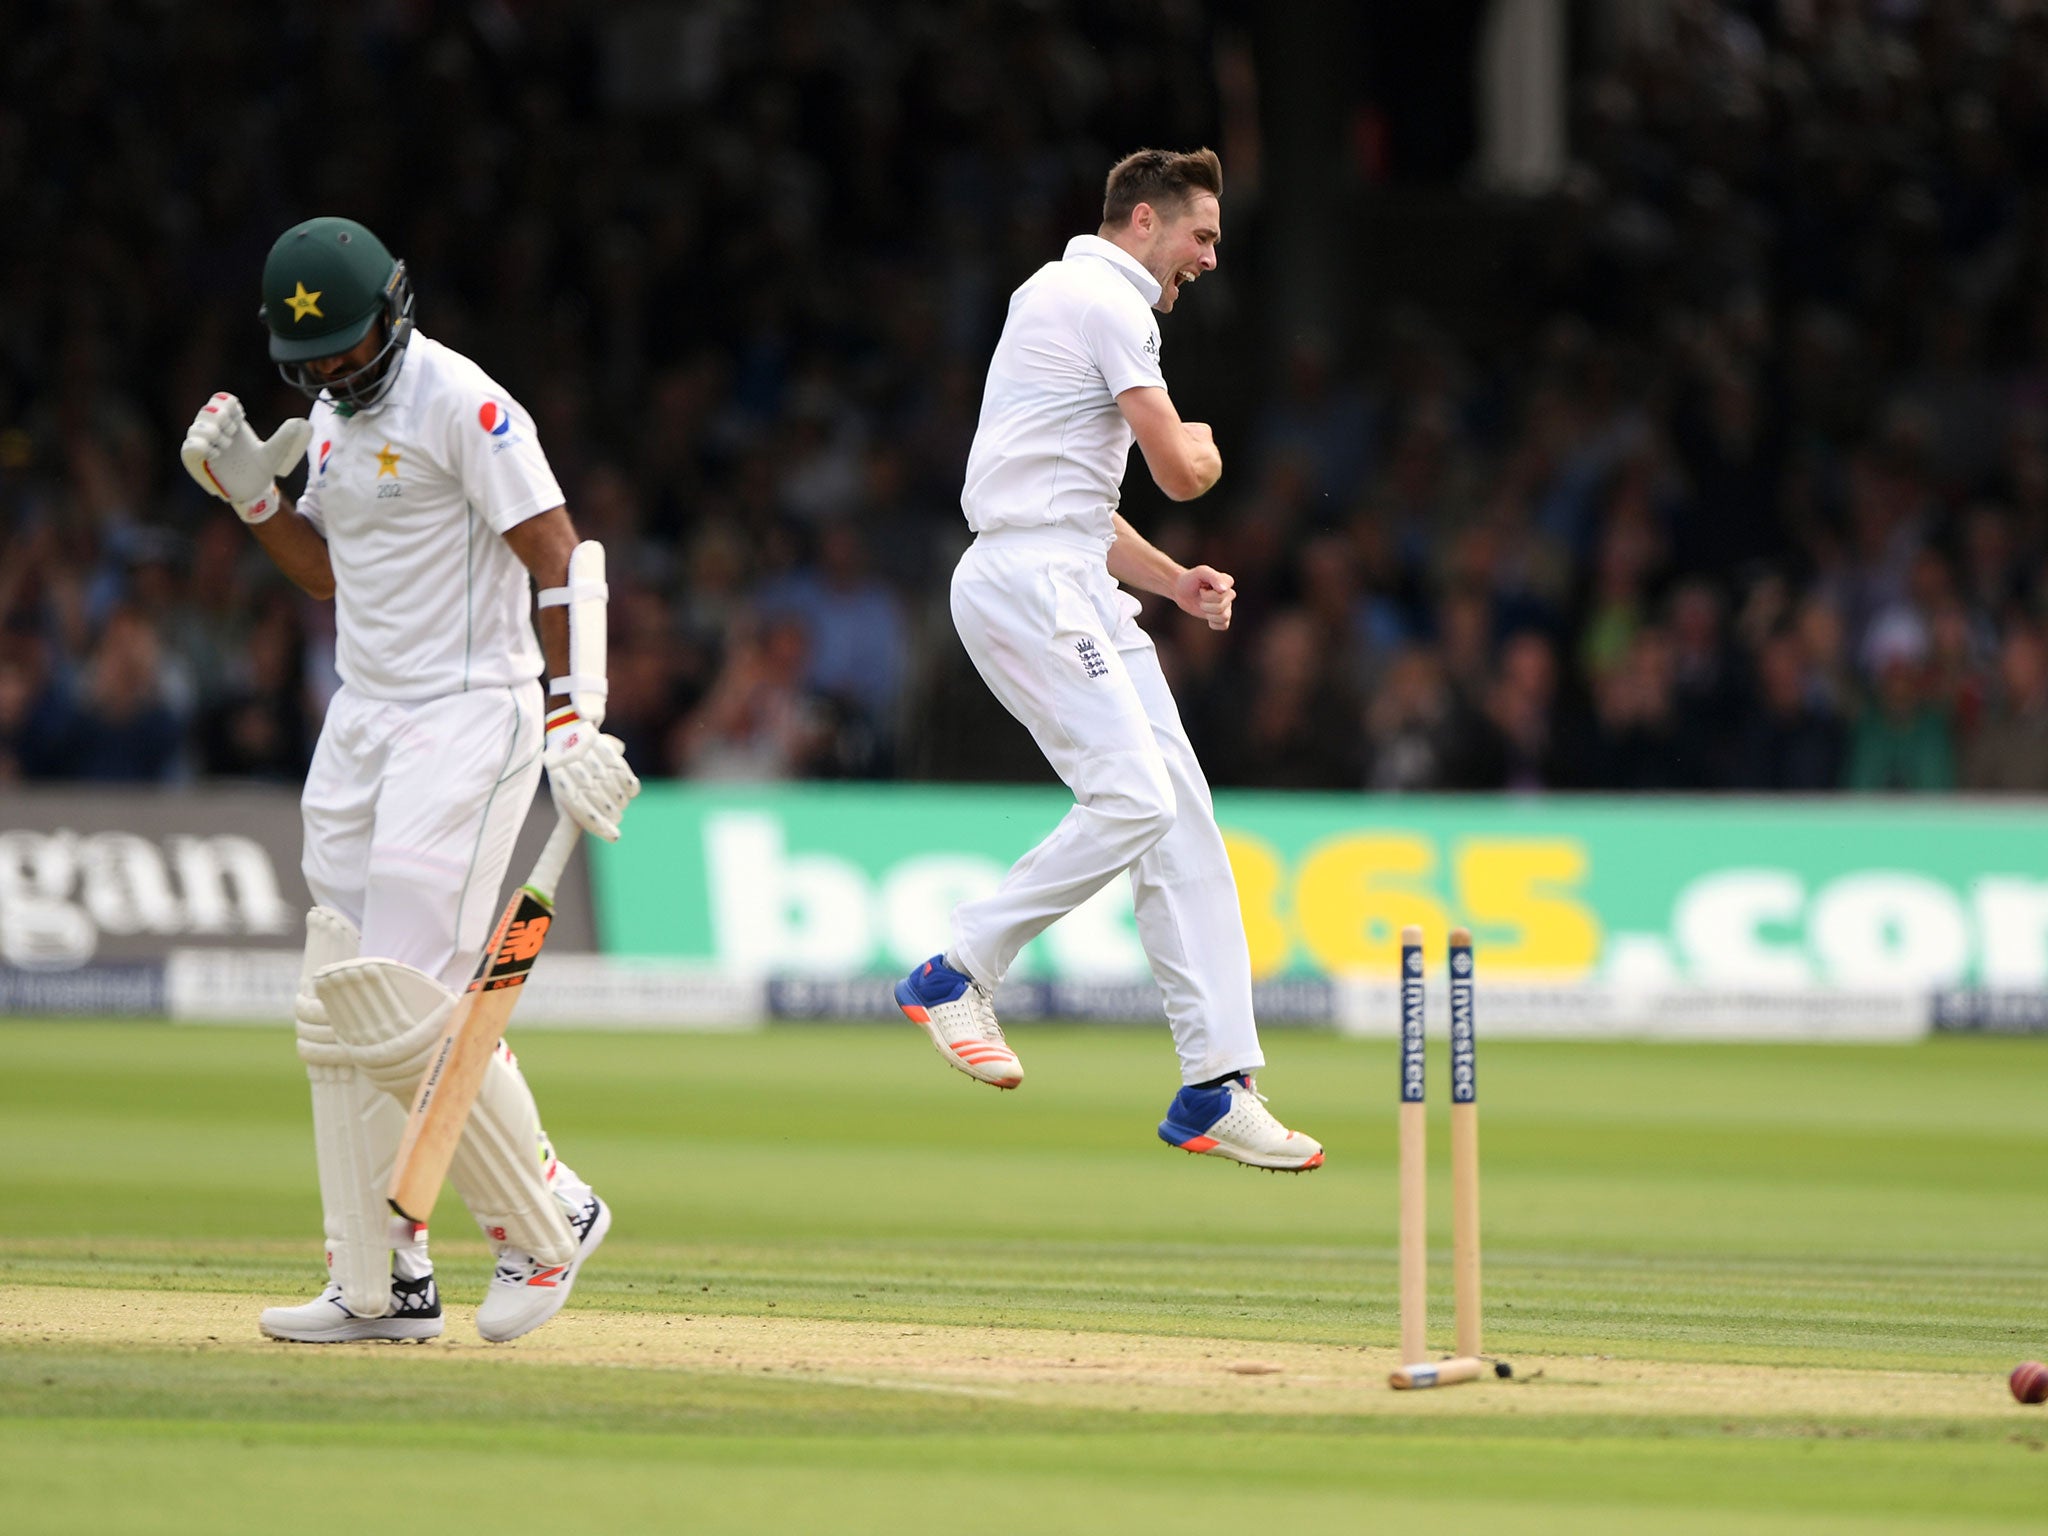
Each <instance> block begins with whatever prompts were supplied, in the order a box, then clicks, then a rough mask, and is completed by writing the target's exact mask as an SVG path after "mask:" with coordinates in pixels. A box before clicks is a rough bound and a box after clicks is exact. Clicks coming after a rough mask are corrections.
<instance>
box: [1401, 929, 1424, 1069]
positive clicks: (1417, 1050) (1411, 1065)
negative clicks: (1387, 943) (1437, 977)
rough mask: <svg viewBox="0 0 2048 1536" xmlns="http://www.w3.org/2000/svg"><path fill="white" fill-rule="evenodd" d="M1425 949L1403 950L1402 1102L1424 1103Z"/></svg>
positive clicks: (1415, 947)
mask: <svg viewBox="0 0 2048 1536" xmlns="http://www.w3.org/2000/svg"><path fill="white" fill-rule="evenodd" d="M1422 1008H1423V990H1422V950H1421V949H1420V948H1419V947H1418V946H1415V945H1407V946H1404V947H1403V948H1402V950H1401V1102H1402V1103H1404V1104H1420V1103H1422V1102H1423V1089H1422V1081H1423V1079H1422V1072H1423V1066H1422V1064H1423V1040H1422V1020H1423V1011H1422Z"/></svg>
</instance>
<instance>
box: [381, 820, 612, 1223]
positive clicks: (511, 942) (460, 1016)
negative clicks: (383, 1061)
mask: <svg viewBox="0 0 2048 1536" xmlns="http://www.w3.org/2000/svg"><path fill="white" fill-rule="evenodd" d="M579 835H580V829H579V828H578V827H577V825H576V823H575V822H573V821H571V820H570V819H569V817H568V816H567V814H566V813H558V815H557V819H556V821H555V829H554V831H553V832H551V833H549V834H548V840H547V846H546V847H544V848H542V849H541V851H540V857H539V859H537V860H535V861H534V866H533V873H532V874H531V875H529V876H527V879H526V883H525V884H524V885H522V886H521V887H520V888H519V889H518V890H516V891H514V892H513V893H512V899H511V900H510V901H508V902H506V903H505V910H504V912H503V914H502V915H500V917H499V918H498V926H497V927H496V928H494V929H493V930H492V931H491V940H490V942H489V943H488V944H486V945H485V946H484V952H483V958H482V959H480V960H478V961H477V967H476V974H475V975H474V976H472V977H471V978H470V982H469V986H468V987H467V988H466V989H464V991H463V994H462V996H461V997H460V998H459V999H458V1000H457V1001H456V1004H455V1007H454V1009H453V1010H451V1011H450V1013H449V1015H448V1024H447V1027H446V1028H445V1029H443V1030H442V1031H441V1038H440V1040H439V1041H438V1042H437V1043H436V1044H435V1046H434V1050H433V1054H432V1055H431V1056H429V1057H428V1058H427V1070H426V1073H425V1075H424V1076H422V1077H421V1078H420V1086H419V1091H418V1092H417V1093H416V1094H415V1095H414V1096H413V1101H412V1114H411V1116H410V1117H408V1119H407V1120H406V1122H405V1136H404V1139H403V1140H401V1141H400V1142H399V1144H398V1158H397V1161H395V1162H394V1163H393V1164H392V1165H391V1186H390V1188H389V1189H388V1190H387V1191H386V1192H385V1199H386V1201H387V1202H388V1203H389V1204H390V1206H391V1209H392V1210H394V1211H396V1212H398V1214H399V1215H401V1216H403V1217H404V1218H405V1219H406V1220H408V1221H414V1222H420V1223H422V1224H424V1223H425V1222H426V1220H427V1218H428V1217H429V1216H431V1215H432V1214H433V1210H434V1202H435V1201H436V1200H438V1199H439V1198H440V1197H441V1183H442V1181H443V1180H444V1179H446V1178H447V1177H448V1164H449V1162H450V1161H451V1160H453V1158H454V1156H455V1146H456V1143H457V1142H459V1141H460V1140H461V1139H462V1128H463V1126H464V1125H465V1124H466V1123H468V1120H469V1111H470V1107H471V1106H472V1105H473V1104H475V1103H476V1096H477V1093H478V1091H479V1090H480V1089H481V1088H482V1087H483V1082H484V1071H485V1069H486V1068H488V1067H489V1066H490V1064H491V1053H492V1052H493V1051H495V1050H497V1048H498V1042H499V1041H500V1040H502V1039H504V1038H505V1025H506V1023H507V1021H508V1020H510V1019H511V1017H512V1009H513V1006H514V1005H515V1004H516V1003H517V1002H518V1001H519V989H520V987H521V986H523V985H524V984H525V982H526V973H527V972H528V971H530V970H532V969H533V962H534V960H535V959H536V958H537V957H538V956H539V954H540V951H541V946H542V945H543V944H545V943H546V942H547V937H548V928H549V927H550V926H551V925H552V924H553V922H554V917H555V886H556V885H557V884H558V883H559V882H560V881H561V878H562V871H563V869H564V868H565V867H567V865H568V863H569V855H570V854H571V853H572V852H574V851H575V848H576V839H577V837H578V836H579Z"/></svg>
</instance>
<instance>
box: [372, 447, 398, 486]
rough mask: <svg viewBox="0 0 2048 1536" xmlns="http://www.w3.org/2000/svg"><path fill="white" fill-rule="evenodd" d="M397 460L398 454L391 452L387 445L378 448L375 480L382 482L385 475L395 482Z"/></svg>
mask: <svg viewBox="0 0 2048 1536" xmlns="http://www.w3.org/2000/svg"><path fill="white" fill-rule="evenodd" d="M399 458H400V455H399V454H396V453H393V452H392V451H391V445H390V444H389V443H386V444H385V445H384V446H383V447H382V448H379V449H378V450H377V478H378V479H379V480H382V479H383V478H384V477H385V476H386V475H389V476H390V477H391V478H392V479H394V480H396V479H397V478H398V460H399Z"/></svg>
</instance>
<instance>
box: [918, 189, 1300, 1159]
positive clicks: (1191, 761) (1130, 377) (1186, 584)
mask: <svg viewBox="0 0 2048 1536" xmlns="http://www.w3.org/2000/svg"><path fill="white" fill-rule="evenodd" d="M1222 192H1223V168H1222V165H1221V163H1220V162H1219V161H1218V159H1217V157H1216V155H1215V153H1214V151H1212V150H1207V149H1202V150H1196V151H1194V152H1193V153H1190V154H1170V153H1167V152H1165V151H1161V150H1154V149H1145V150H1139V151H1138V152H1137V153H1136V154H1133V155H1130V156H1128V157H1126V158H1125V159H1123V160H1121V161H1119V162H1118V163H1117V165H1116V166H1115V167H1114V168H1113V169H1112V170H1111V171H1110V173H1109V182H1108V187H1107V189H1106V193H1105V196H1104V199H1103V207H1102V227H1101V230H1100V232H1099V233H1097V234H1093V235H1077V236H1075V237H1074V238H1073V239H1072V240H1070V241H1069V242H1068V243H1067V248H1066V253H1065V255H1064V256H1063V258H1062V259H1061V260H1059V261H1055V262H1050V263H1048V264H1047V265H1046V266H1044V267H1041V268H1040V269H1039V270H1038V271H1037V272H1036V273H1035V274H1033V275H1032V277H1031V278H1030V279H1029V280H1028V281H1027V282H1026V283H1025V284H1024V286H1023V287H1021V288H1019V289H1018V290H1017V291H1016V293H1014V294H1013V295H1011V298H1010V312H1009V318H1008V320H1007V321H1006V322H1005V323H1004V326H1003V334H1002V338H1001V339H1000V340H999V341H998V342H997V343H996V350H995V357H994V359H993V361H991V362H990V364H989V370H988V383H987V386H986V388H985V390H984V392H983V394H982V400H981V421H980V425H979V426H978V428H977V429H976V431H975V435H974V446H973V448H972V449H971V450H970V451H969V454H968V459H967V484H966V488H965V490H964V491H963V492H962V495H961V507H962V509H963V510H964V511H965V512H966V514H967V522H968V525H969V526H970V527H972V528H973V529H974V532H975V539H974V542H973V544H972V545H970V546H969V547H968V550H967V553H966V554H965V555H963V556H962V557H961V560H960V564H959V566H958V567H957V568H956V569H955V571H954V573H953V623H954V625H955V627H956V628H958V630H959V631H960V639H961V641H962V642H963V643H964V644H965V645H966V647H967V654H968V655H969V656H970V657H972V658H973V660H974V665H975V668H976V670H978V671H979V672H980V673H981V676H982V679H983V680H984V681H985V682H986V683H987V684H988V686H989V688H990V689H991V690H992V691H993V692H994V693H995V696H996V697H997V698H998V699H1000V700H1001V701H1002V703H1003V706H1004V707H1005V708H1006V709H1008V710H1009V711H1010V713H1011V714H1013V715H1015V716H1016V717H1017V718H1018V719H1019V720H1020V721H1022V722H1023V723H1024V725H1025V726H1026V727H1027V728H1028V729H1029V730H1030V732H1031V735H1032V738H1033V739H1034V740H1035V741H1036V742H1037V743H1038V746H1039V750H1040V751H1042V752H1043V753H1044V754H1045V756H1046V760H1047V761H1048V762H1050V763H1051V764H1052V766H1053V768H1054V770H1055V771H1057V772H1058V774H1059V776H1060V778H1061V779H1063V780H1064V781H1065V782H1066V785H1067V787H1068V788H1069V789H1071V790H1072V791H1073V793H1074V806H1073V809H1072V810H1070V811H1068V812H1067V815H1066V817H1065V819H1063V820H1062V821H1061V822H1060V824H1059V825H1058V826H1057V827H1055V828H1054V829H1053V831H1052V833H1051V835H1049V836H1048V837H1047V838H1046V839H1045V841H1043V842H1042V843H1040V844H1039V845H1038V846H1037V847H1036V848H1034V849H1032V850H1031V851H1030V852H1029V853H1027V854H1025V855H1024V857H1023V858H1021V859H1019V860H1018V861H1017V863H1016V865H1015V866H1014V867H1013V868H1012V869H1011V870H1010V872H1009V873H1008V875H1006V876H1005V877H1004V879H1003V881H1002V884H1001V885H1000V886H999V887H998V888H997V889H996V890H995V892H994V893H993V894H992V895H989V896H986V897H983V898H981V899H979V900H976V901H967V902H963V903H961V904H960V905H959V906H958V907H956V908H955V909H954V911H953V921H952V930H953V932H952V943H951V945H950V946H949V947H948V948H947V950H946V951H945V952H944V953H943V954H940V955H934V956H933V957H932V958H931V959H930V960H929V961H927V962H925V963H924V964H923V965H921V966H919V967H918V968H917V969H916V970H915V971H913V972H912V973H911V974H910V975H909V977H907V978H906V979H905V980H903V981H902V982H900V983H899V984H898V985H897V987H896V1002H897V1005H898V1006H899V1007H900V1008H901V1009H902V1010H903V1012H904V1013H905V1014H907V1015H908V1016H909V1017H910V1019H911V1020H912V1021H913V1022H915V1023H917V1024H919V1025H922V1026H923V1028H924V1030H925V1032H926V1033H927V1034H928V1035H930V1037H931V1040H932V1043H933V1044H934V1045H935V1046H937V1047H938V1050H939V1054H940V1055H942V1056H944V1057H945V1058H946V1059H947V1060H948V1061H949V1062H951V1063H952V1064H953V1065H954V1066H955V1067H958V1068H959V1069H960V1070H961V1071H962V1072H965V1073H966V1074H967V1075H968V1076H970V1077H972V1078H975V1079H976V1080H977V1081H980V1082H984V1083H990V1084H993V1085H994V1086H995V1087H998V1088H1015V1087H1016V1086H1017V1085H1018V1084H1020V1083H1021V1082H1023V1080H1024V1068H1023V1066H1022V1064H1021V1063H1020V1062H1019V1061H1018V1059H1017V1056H1016V1053H1015V1052H1014V1051H1012V1050H1011V1049H1010V1047H1009V1044H1008V1043H1007V1042H1006V1041H1005V1040H1004V1038H1003V1031H1002V1026H1001V1025H1000V1024H999V1023H998V1022H997V1020H996V1012H995V1002H994V992H995V989H996V987H997V986H998V985H1000V984H1001V982H1002V980H1003V976H1004V974H1005V973H1006V972H1007V971H1008V970H1009V968H1010V963H1011V962H1012V961H1013V960H1015V959H1016V957H1017V952H1018V951H1019V950H1020V949H1022V948H1023V947H1024V945H1025V944H1026V943H1028V942H1029V941H1030V940H1031V939H1032V938H1034V937H1035V936H1037V935H1038V934H1039V933H1040V932H1042V931H1043V930H1044V929H1045V928H1046V927H1047V926H1048V925H1050V924H1051V923H1053V922H1055V921H1056V920H1058V919H1059V918H1060V917H1062V916H1064V915H1065V914H1066V913H1068V912H1071V911H1072V910H1073V909H1074V908H1075V907H1077V906H1079V905H1080V904H1081V903H1082V902H1084V901H1086V900H1087V899H1088V898H1089V897H1090V896H1092V895H1094V894H1095V892H1096V891H1098V890H1100V889H1101V888H1102V887H1103V886H1104V885H1106V884H1107V883H1108V882H1109V881H1110V880H1111V879H1113V878H1114V877H1115V876H1117V875H1119V874H1121V873H1123V872H1124V871H1126V870H1128V871H1129V872H1130V879H1131V894H1132V897H1133V899H1134V902H1135V904H1136V908H1137V918H1138V936H1139V938H1140V940H1141V941H1142V942H1143V944H1144V947H1145V954H1146V956H1147V958H1148V959H1149V960H1150V961H1151V964H1152V974H1153V976H1154V978H1155V979H1156V980H1157V981H1158V983H1159V988H1160V991H1161V992H1162V993H1163V994H1164V995H1165V1002H1166V1017H1167V1021H1168V1022H1169V1023H1170V1024H1171V1026H1172V1028H1173V1039H1174V1045H1175V1048H1176V1049H1177V1051H1178V1052H1179V1055H1180V1069H1181V1083H1182V1087H1181V1090H1180V1092H1179V1094H1178V1095H1177V1096H1176V1097H1175V1098H1174V1100H1173V1103H1172V1105H1171V1107H1170V1108H1169V1109H1168V1110H1167V1113H1166V1119H1165V1120H1164V1121H1163V1122H1162V1123H1161V1124H1160V1127H1159V1135H1160V1137H1161V1138H1162V1139H1163V1140H1165V1141H1166V1142H1167V1143H1169V1144H1170V1145H1172V1146H1176V1147H1181V1148H1184V1149H1185V1150H1187V1151H1189V1152H1206V1153H1209V1154H1211V1155H1213V1156H1217V1157H1225V1158H1232V1159H1235V1160H1236V1161H1238V1162H1240V1163H1246V1164H1249V1165H1251V1166H1253V1167H1256V1168H1272V1169H1282V1170H1287V1171H1291V1172H1300V1171H1302V1170H1305V1169H1309V1168H1316V1167H1320V1166H1321V1164H1322V1161H1323V1149H1322V1147H1321V1146H1320V1145H1319V1144H1317V1143H1316V1142H1315V1141H1313V1140H1311V1139H1310V1138H1309V1137H1307V1136H1305V1135H1303V1134H1302V1133H1301V1132H1299V1131H1291V1130H1289V1129H1288V1128H1287V1127H1286V1126H1284V1125H1282V1124H1281V1123H1280V1122H1279V1121H1278V1120H1277V1119H1275V1118H1274V1117H1273V1115H1272V1113H1271V1112H1270V1111H1268V1110H1267V1108H1266V1106H1265V1100H1264V1098H1263V1096H1262V1095H1260V1094H1259V1093H1258V1092H1257V1091H1256V1090H1255V1088H1254V1086H1253V1079H1252V1073H1253V1071H1254V1069H1255V1068H1258V1067H1260V1066H1263V1065H1264V1064H1265V1059H1266V1058H1265V1056H1264V1055H1263V1054H1262V1053H1261V1052H1260V1049H1259V1032H1258V1026H1257V1025H1256V1024H1255V1023H1254V1021H1253V1019H1252V977H1251V957H1250V953H1249V951H1248V949H1247V947H1246V944H1245V936H1244V923H1243V918H1242V916H1241V914H1240V912H1239V909H1238V902H1237V885H1236V881H1235V880H1234V879H1233V878H1232V876H1231V872H1230V861H1229V860H1228V858H1226V857H1225V855H1224V850H1223V837H1222V834H1221V833H1220V832H1219V831H1218V830H1217V827H1216V816H1215V810H1214V807H1213V804H1212V802H1211V800H1210V796H1209V785H1208V781H1207V780H1206V779H1205V778H1204V777H1203V775H1202V769H1201V765H1200V764H1199V763H1197V762H1196V761H1195V754H1194V751H1193V749H1192V748H1191V747H1190V746H1189V745H1188V737H1187V732H1186V731H1185V730H1183V729H1182V727H1181V721H1180V712H1179V711H1178V710H1177V709H1176V708H1175V707H1174V702H1173V695H1172V694H1171V693H1170V692H1169V691H1168V689H1167V686H1166V678H1165V676H1164V674H1163V673H1162V672H1161V671H1160V667H1159V657H1158V653H1157V652H1156V651H1155V650H1154V649H1153V645H1152V641H1151V639H1150V637H1148V636H1147V635H1146V633H1145V631H1144V630H1143V629H1141V628H1139V626H1138V622H1137V615H1138V612H1139V606H1138V601H1137V599H1136V598H1134V597H1132V596H1130V595H1129V594H1128V593H1126V592H1124V591H1122V590H1121V589H1120V588H1119V586H1118V583H1119V582H1121V583H1123V584H1124V585H1126V586H1131V587H1136V588H1138V589H1139V590H1141V591H1145V592H1154V593H1157V594H1159V595H1160V596H1162V597H1169V598H1171V599H1172V600H1173V601H1174V602H1175V603H1176V604H1178V605H1179V606H1180V607H1181V608H1182V609H1184V610H1185V611H1187V612H1188V613H1190V614H1192V615H1194V616H1195V617H1196V618H1198V619H1203V620H1205V621H1207V623H1208V625H1209V627H1210V628H1211V629H1218V630H1221V629H1228V628H1229V627H1230V608H1231V601H1232V597H1233V583H1232V581H1231V578H1230V577H1229V576H1227V575H1225V574H1224V573H1223V572H1221V571H1218V570H1215V569H1213V568H1211V567H1209V566H1206V565H1197V566H1192V567H1189V566H1183V565H1180V564H1179V563H1177V562H1176V561H1174V560H1173V559H1171V558H1170V557H1169V556H1167V555H1166V554H1164V553H1162V552H1161V551H1160V550H1158V549H1156V548H1154V547H1153V546H1152V545H1151V544H1149V543H1147V542H1146V541H1145V540H1144V539H1143V538H1142V537H1141V536H1140V535H1139V534H1138V532H1137V531H1136V530H1135V529H1134V528H1132V527H1131V525H1130V524H1129V523H1128V522H1126V521H1125V520H1124V518H1123V516H1122V515H1121V514H1120V513H1119V512H1118V511H1117V505H1118V503H1119V501H1120V500H1121V498H1122V485H1123V478H1124V469H1125V464H1126V461H1127V460H1128V458H1129V456H1130V450H1131V443H1132V441H1133V440H1134V439H1135V441H1136V442H1137V445H1138V448H1139V450H1140V451H1141V452H1142V453H1143V454H1144V455H1145V464H1146V467H1147V468H1148V469H1150V470H1151V472H1152V478H1153V479H1154V480H1155V481H1157V482H1158V484H1159V487H1160V489H1161V490H1163V491H1165V492H1166V494H1167V495H1168V496H1170V497H1172V498H1173V499H1174V500H1176V501H1190V500H1193V499H1194V498H1195V497H1197V496H1200V495H1202V494H1203V493H1204V492H1205V491H1207V490H1209V489H1210V488H1211V487H1212V486H1214V485H1215V484H1216V481H1217V479H1218V477H1219V476H1220V475H1221V474H1222V472H1223V459H1222V456H1221V454H1220V453H1219V452H1218V451H1217V447H1216V442H1215V438H1214V436H1213V435H1212V433H1211V432H1210V430H1209V428H1208V427H1207V426H1206V425H1204V424H1203V423H1201V422H1195V421H1182V420H1181V418H1180V413H1179V412H1178V411H1177V410H1175V409H1174V404H1173V397H1172V396H1171V395H1169V394H1168V393H1167V390H1166V380H1165V378H1164V376H1163V375H1162V374H1161V373H1160V370H1159V325H1158V322H1157V321H1156V320H1155V319H1154V318H1153V311H1155V310H1156V311H1158V312H1159V313H1160V314H1169V313H1171V312H1172V310H1173V306H1174V303H1175V301H1176V300H1177V299H1178V298H1179V297H1180V291H1181V289H1182V288H1184V287H1186V286H1187V285H1188V284H1190V283H1192V282H1194V281H1195V280H1196V279H1197V278H1198V277H1200V276H1201V274H1202V273H1204V272H1208V271H1213V270H1214V269H1215V266H1216V246H1217V242H1218V241H1219V240H1220V239H1221V238H1222V233H1223V230H1222V211H1221V197H1222Z"/></svg>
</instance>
